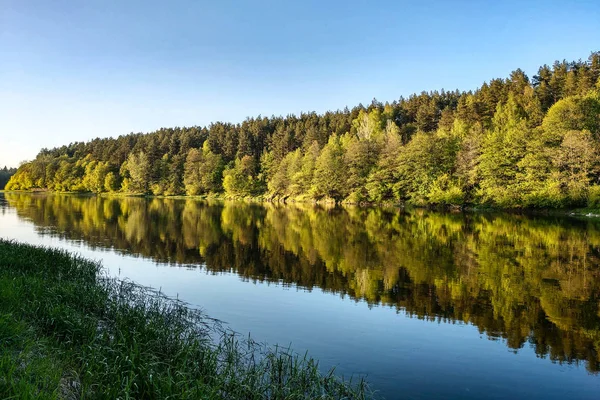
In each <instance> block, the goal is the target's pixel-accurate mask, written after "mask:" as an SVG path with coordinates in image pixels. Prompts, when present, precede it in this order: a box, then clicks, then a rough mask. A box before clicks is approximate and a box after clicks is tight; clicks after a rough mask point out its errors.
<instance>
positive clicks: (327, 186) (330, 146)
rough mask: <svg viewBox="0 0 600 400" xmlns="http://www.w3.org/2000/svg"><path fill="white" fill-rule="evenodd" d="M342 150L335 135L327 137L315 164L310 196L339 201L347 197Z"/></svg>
mask: <svg viewBox="0 0 600 400" xmlns="http://www.w3.org/2000/svg"><path fill="white" fill-rule="evenodd" d="M346 179H347V174H346V166H345V163H344V149H343V147H342V143H341V140H340V138H339V137H338V136H337V135H332V136H330V137H329V141H328V142H327V144H326V145H325V147H323V150H322V151H321V154H320V155H319V157H318V158H317V161H316V164H315V172H314V176H313V181H312V186H311V195H312V196H313V198H315V199H322V198H329V199H333V200H335V201H341V200H342V199H343V198H344V197H346V195H347V190H346Z"/></svg>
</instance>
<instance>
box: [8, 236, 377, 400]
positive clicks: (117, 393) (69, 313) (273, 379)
mask: <svg viewBox="0 0 600 400" xmlns="http://www.w3.org/2000/svg"><path fill="white" fill-rule="evenodd" d="M365 392H366V388H365V385H364V384H363V382H362V381H360V382H358V383H357V384H356V385H352V384H351V383H345V382H343V381H341V380H340V379H338V378H337V377H335V376H334V375H333V373H329V374H326V375H322V374H320V373H319V369H318V364H317V362H316V361H315V360H312V359H310V358H307V357H300V356H297V355H295V354H293V353H292V352H290V351H289V350H288V349H283V350H282V349H281V348H267V347H265V346H263V345H259V344H257V343H255V342H253V341H252V340H250V339H244V340H240V338H239V337H238V336H236V335H234V334H232V333H229V332H226V331H225V330H223V329H222V328H221V327H220V326H219V324H218V323H217V322H216V321H212V320H210V319H209V318H206V317H205V316H203V315H202V314H201V313H200V312H198V311H196V310H192V309H190V308H188V307H186V305H185V304H183V303H181V302H179V301H176V300H173V299H168V298H166V297H164V296H162V295H160V294H158V293H155V292H153V291H151V290H149V289H146V288H142V287H140V286H137V285H135V284H133V283H128V282H121V281H117V280H114V279H111V278H107V277H106V276H104V274H103V271H102V268H101V266H100V265H99V264H98V263H95V262H92V261H89V260H86V259H83V258H80V257H78V256H74V255H71V254H69V253H66V252H64V251H60V250H53V249H46V248H39V247H34V246H29V245H24V244H18V243H14V242H9V241H4V240H1V239H0V398H2V399H11V398H15V399H60V398H62V399H78V398H101V399H105V398H106V399H117V398H122V399H125V398H136V399H166V398H173V399H315V398H319V399H363V398H366V397H367V395H366V394H365Z"/></svg>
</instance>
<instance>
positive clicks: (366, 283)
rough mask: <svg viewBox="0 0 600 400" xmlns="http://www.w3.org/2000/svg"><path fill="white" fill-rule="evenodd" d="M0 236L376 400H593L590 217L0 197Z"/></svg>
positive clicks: (598, 292) (595, 335)
mask: <svg viewBox="0 0 600 400" xmlns="http://www.w3.org/2000/svg"><path fill="white" fill-rule="evenodd" d="M0 237H2V238H12V239H17V240H19V241H23V242H29V243H34V244H42V245H47V246H54V247H61V248H65V249H69V250H71V251H75V252H78V253H80V254H82V255H84V256H87V257H89V258H93V259H99V260H102V261H103V263H104V265H105V267H106V268H107V270H108V271H109V273H111V274H113V275H115V276H119V277H120V278H127V279H132V280H134V281H136V282H139V283H141V284H144V285H148V286H152V287H155V288H160V289H161V290H162V291H163V292H165V293H167V294H169V295H172V296H178V297H179V298H181V299H183V300H185V301H187V302H189V303H191V304H193V305H195V306H198V307H201V308H203V309H204V310H205V311H206V312H207V313H208V314H209V315H210V316H212V317H215V318H218V319H221V320H223V321H225V322H227V323H228V325H229V327H231V328H232V329H234V330H236V331H238V332H240V333H243V334H247V333H250V334H251V335H252V336H253V338H255V339H257V340H259V341H265V342H267V343H269V344H280V345H284V346H289V345H291V346H292V347H293V348H294V349H295V350H296V351H298V352H300V353H304V352H305V351H309V354H310V355H311V356H313V357H315V358H318V359H319V360H320V363H321V366H322V368H323V369H324V370H326V369H328V368H330V367H336V371H337V373H338V374H341V375H344V376H350V375H352V374H354V375H355V376H366V377H367V380H368V381H369V382H370V384H371V386H372V388H373V389H376V390H378V392H379V394H380V395H381V396H382V397H385V398H387V399H396V398H397V399H424V398H436V399H479V398H492V399H507V398H512V399H598V398H600V375H599V374H598V371H599V370H600V361H599V354H600V221H598V220H592V219H589V220H586V219H574V218H557V217H554V218H551V217H539V216H537V217H531V216H529V217H528V216H518V215H507V214H466V215H463V214H461V213H435V212H429V211H422V210H421V211H414V212H410V213H408V212H404V211H401V210H398V209H394V208H390V209H364V208H356V207H354V208H323V207H315V206H309V205H303V206H294V205H288V206H281V205H270V204H267V205H257V204H247V203H233V202H232V203H207V202H197V201H192V200H161V199H152V200H146V199H140V198H123V199H116V198H110V199H108V198H96V197H77V196H61V195H30V194H14V193H6V194H1V193H0Z"/></svg>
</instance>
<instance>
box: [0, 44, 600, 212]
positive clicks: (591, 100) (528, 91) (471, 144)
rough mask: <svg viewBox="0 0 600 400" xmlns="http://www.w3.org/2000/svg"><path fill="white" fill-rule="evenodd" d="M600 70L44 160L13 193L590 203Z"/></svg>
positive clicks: (554, 73)
mask: <svg viewBox="0 0 600 400" xmlns="http://www.w3.org/2000/svg"><path fill="white" fill-rule="evenodd" d="M599 66H600V52H594V53H591V55H590V56H589V58H588V59H587V60H585V61H581V60H580V61H577V62H572V63H567V62H566V61H563V62H555V63H554V64H553V65H552V66H547V65H544V66H542V67H540V68H539V70H538V72H537V74H536V75H535V76H533V77H532V78H531V79H530V78H529V77H528V76H527V75H526V74H525V73H524V72H523V71H522V70H521V69H517V70H515V71H513V72H511V73H510V75H509V76H508V78H506V79H492V80H490V81H489V82H486V83H484V84H483V85H481V87H480V88H478V89H477V90H475V91H468V92H460V91H458V90H456V91H445V90H441V91H432V92H422V93H420V94H413V95H411V96H409V97H408V98H403V97H401V98H400V99H398V100H397V101H393V102H391V103H390V102H387V103H381V102H379V101H377V100H376V99H373V101H372V102H371V104H369V105H368V106H364V105H362V104H360V105H358V106H356V107H354V108H352V109H348V108H345V109H344V110H337V111H328V112H325V113H324V114H321V115H318V114H316V113H314V112H311V113H301V114H300V115H299V116H297V115H288V116H286V117H275V116H274V117H271V118H267V117H262V116H259V117H257V118H248V119H246V120H245V121H243V122H242V123H239V124H231V123H223V122H215V123H213V124H211V125H210V126H208V127H189V128H172V129H160V130H158V131H156V132H152V133H150V134H147V135H143V134H140V133H136V134H133V133H132V134H130V135H124V136H120V137H118V138H117V139H95V140H93V141H91V142H88V143H72V144H70V145H68V146H63V147H60V148H55V149H50V150H48V149H43V150H42V151H40V153H39V154H38V156H37V157H36V159H35V160H33V161H31V162H27V163H24V164H23V165H22V166H21V167H20V168H19V169H18V171H17V172H16V173H15V174H14V176H13V177H12V178H11V180H10V182H9V183H8V185H7V189H8V190H37V189H42V190H51V191H59V192H60V191H69V192H73V191H75V192H95V193H101V192H114V191H119V190H120V191H121V192H124V193H137V194H155V195H181V194H188V195H206V194H209V193H221V192H225V194H226V195H227V196H228V197H245V196H260V195H267V197H269V198H272V199H280V200H281V199H283V200H285V199H299V200H313V201H318V200H324V199H329V200H335V201H337V202H349V203H360V202H365V201H371V202H381V201H386V202H407V203H412V204H417V205H428V204H448V203H451V204H454V203H456V202H459V201H460V202H461V204H487V205H491V206H496V207H515V208H516V207H570V206H571V207H572V206H580V205H581V204H584V203H585V202H586V201H587V200H588V197H587V196H588V195H589V186H590V185H593V184H599V183H600V163H599V161H598V160H597V159H596V158H594V157H591V158H590V157H587V156H586V157H587V158H586V157H584V158H585V160H584V159H582V158H576V157H575V158H573V157H571V158H570V161H568V162H567V161H566V159H565V154H567V153H569V151H570V153H569V154H573V151H575V150H574V149H575V147H577V148H578V149H579V150H581V149H583V148H586V149H587V148H589V149H592V150H593V149H597V148H598V145H599V144H600V117H599V115H600V88H598V84H600V67H599ZM568 132H588V133H589V135H588V134H585V135H587V136H585V137H586V138H585V139H583V138H582V137H581V135H583V134H574V133H569V134H568ZM567 134H568V135H569V136H568V138H567V136H566V135H567ZM577 135H579V136H577ZM590 135H591V136H590ZM565 140H566V141H565ZM574 146H575V147H574ZM582 146H583V147H582ZM569 148H570V149H571V150H569ZM586 151H587V150H586ZM586 154H588V153H586ZM579 162H583V163H584V164H585V165H582V166H577V165H576V164H577V163H579ZM565 163H567V164H568V166H567V164H565ZM568 171H570V172H568ZM567 172H568V173H567ZM5 175H6V174H5ZM1 176H2V175H0V183H1ZM575 178H577V179H579V178H582V179H581V180H579V181H578V182H577V183H569V182H568V180H569V179H575ZM0 187H1V186H0ZM448 196H449V197H448Z"/></svg>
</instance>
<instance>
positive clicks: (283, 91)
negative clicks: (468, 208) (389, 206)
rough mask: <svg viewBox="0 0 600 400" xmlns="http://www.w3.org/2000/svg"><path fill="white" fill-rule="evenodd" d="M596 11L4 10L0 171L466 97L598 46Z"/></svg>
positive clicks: (116, 6)
mask: <svg viewBox="0 0 600 400" xmlns="http://www.w3.org/2000/svg"><path fill="white" fill-rule="evenodd" d="M599 21H600V1H596V0H587V1H586V0H578V1H571V2H567V1H552V0H545V1H526V0H522V1H513V0H507V1H485V0H481V1H474V0H473V1H426V0H419V1H416V0H413V1H400V0H396V1H387V0H380V1H352V0H347V1H338V0H304V1H299V0H296V1H285V0H269V1H267V0H254V1H245V0H238V1H231V0H213V1H201V0H172V1H166V0H160V1H156V0H142V1H140V0H85V1H81V0H70V1H69V0H53V1H48V0H0V167H2V166H4V165H8V166H18V165H19V164H20V163H21V162H22V161H25V160H31V159H33V158H35V156H36V154H37V153H38V152H39V150H40V149H41V148H44V147H46V148H52V147H57V146H61V145H63V144H69V143H71V142H76V141H87V140H90V139H93V138H96V137H111V136H112V137H117V136H119V135H123V134H128V133H130V132H150V131H153V130H156V129H158V128H161V127H174V126H192V125H208V124H210V122H213V121H229V122H234V123H235V122H241V121H243V120H244V119H245V118H246V117H248V116H257V115H267V116H271V115H288V114H299V113H300V112H303V111H304V112H306V111H317V112H324V111H327V110H336V109H343V108H344V107H345V106H349V107H353V106H355V105H358V104H359V103H363V104H368V103H370V102H371V100H372V99H373V98H377V99H378V100H380V101H384V102H385V101H393V100H397V99H398V98H399V97H400V96H405V97H407V96H409V95H410V94H412V93H415V92H416V93H419V92H421V91H423V90H427V91H428V90H440V89H442V88H443V89H446V90H454V89H460V90H470V89H475V88H477V87H479V86H480V85H481V84H482V83H483V82H484V81H489V80H490V79H492V78H500V77H502V78H504V77H507V76H508V75H509V74H510V72H511V71H513V70H515V69H517V68H521V69H523V70H524V71H525V72H526V73H527V74H528V75H529V76H530V77H532V76H533V75H535V73H536V71H537V69H538V67H539V66H540V65H543V64H552V63H553V62H554V61H555V60H562V59H566V60H569V61H571V60H577V59H580V58H581V59H586V58H587V57H588V56H589V54H590V52H591V51H598V50H600V22H599Z"/></svg>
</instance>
